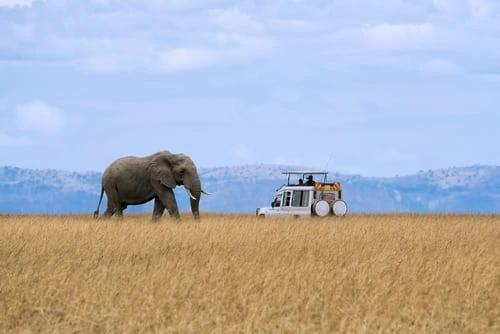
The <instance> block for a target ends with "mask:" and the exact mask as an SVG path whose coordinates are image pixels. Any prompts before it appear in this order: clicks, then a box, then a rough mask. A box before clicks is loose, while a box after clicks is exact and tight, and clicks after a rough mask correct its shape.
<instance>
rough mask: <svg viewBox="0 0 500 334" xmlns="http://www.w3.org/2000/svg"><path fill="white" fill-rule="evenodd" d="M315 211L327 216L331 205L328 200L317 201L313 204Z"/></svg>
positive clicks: (319, 214) (318, 214) (321, 215)
mask: <svg viewBox="0 0 500 334" xmlns="http://www.w3.org/2000/svg"><path fill="white" fill-rule="evenodd" d="M312 210H313V213H314V214H315V215H317V216H320V217H326V216H328V214H329V213H330V205H329V204H328V202H327V201H324V200H319V201H315V202H314V203H313V205H312Z"/></svg>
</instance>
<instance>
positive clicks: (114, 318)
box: [0, 213, 500, 333]
mask: <svg viewBox="0 0 500 334" xmlns="http://www.w3.org/2000/svg"><path fill="white" fill-rule="evenodd" d="M182 218H183V219H182V221H181V222H174V221H171V220H169V218H168V217H164V218H163V219H162V220H161V221H160V222H159V223H152V222H151V221H150V215H130V214H129V215H126V216H125V219H124V220H123V221H117V220H115V219H111V220H108V221H95V220H93V219H92V218H91V217H90V214H89V215H88V216H79V215H74V216H71V215H70V216H48V215H46V216H43V215H42V216H35V215H34V216H16V215H3V216H1V215H0V332H8V333H21V332H22V333H29V332H44V333H45V332H60V333H68V332H84V333H85V332H96V333H100V332H117V333H130V332H133V333H141V332H176V333H184V332H196V333H208V332H210V333H217V332H220V333H222V332H224V333H243V332H252V333H255V332H273V333H283V332H300V333H323V332H325V333H326V332H328V333H332V332H343V333H345V332H347V333H351V332H355V333H374V332H426V333H499V332H500V302H499V299H500V216H499V215H412V214H408V215H399V214H394V215H350V216H347V217H344V218H337V219H265V220H261V219H257V218H256V217H254V216H252V215H218V214H207V213H205V214H202V219H201V221H200V222H196V221H194V220H193V219H192V218H190V217H189V215H188V214H187V213H185V214H183V217H182Z"/></svg>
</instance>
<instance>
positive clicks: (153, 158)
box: [94, 151, 210, 221]
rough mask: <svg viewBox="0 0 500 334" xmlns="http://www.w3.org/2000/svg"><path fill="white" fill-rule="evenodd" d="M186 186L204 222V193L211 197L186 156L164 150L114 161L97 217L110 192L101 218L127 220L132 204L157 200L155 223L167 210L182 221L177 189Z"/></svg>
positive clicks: (197, 216) (104, 180) (105, 178)
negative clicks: (202, 197) (201, 208)
mask: <svg viewBox="0 0 500 334" xmlns="http://www.w3.org/2000/svg"><path fill="white" fill-rule="evenodd" d="M180 185H183V186H184V188H185V189H186V192H187V194H188V195H189V197H190V199H191V211H192V213H193V216H194V218H195V219H196V220H199V219H200V212H199V204H200V197H201V193H204V194H207V195H210V193H208V192H206V191H205V190H203V189H202V188H201V182H200V177H199V176H198V172H197V169H196V165H195V164H194V162H193V161H192V160H191V158H190V157H189V156H187V155H185V154H182V153H180V154H174V153H171V152H169V151H160V152H156V153H154V154H151V155H148V156H144V157H136V156H126V157H122V158H118V159H116V160H115V161H113V162H112V163H111V164H110V165H109V166H108V167H107V168H106V169H105V170H104V173H103V175H102V180H101V196H100V198H99V203H98V204H97V209H96V210H95V211H94V218H96V219H97V218H99V207H100V205H101V201H102V197H103V194H104V193H106V197H107V199H108V207H107V209H106V211H105V212H104V213H103V214H102V215H101V217H103V218H109V217H111V216H112V215H115V216H116V217H118V218H123V210H125V209H126V208H127V206H128V205H139V204H144V203H146V202H149V201H151V200H152V199H154V200H155V201H154V209H153V217H152V219H153V221H157V220H158V219H160V217H161V216H162V215H163V212H164V210H165V209H167V211H168V213H169V215H170V217H171V218H173V219H180V215H179V209H178V207H177V201H176V199H175V194H174V191H173V189H174V188H175V187H176V186H180Z"/></svg>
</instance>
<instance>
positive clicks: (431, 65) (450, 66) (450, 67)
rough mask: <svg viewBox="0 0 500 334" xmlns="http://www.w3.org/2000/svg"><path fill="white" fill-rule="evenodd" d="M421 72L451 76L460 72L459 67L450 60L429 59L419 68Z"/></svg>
mask: <svg viewBox="0 0 500 334" xmlns="http://www.w3.org/2000/svg"><path fill="white" fill-rule="evenodd" d="M421 69H422V71H424V72H430V73H442V74H446V73H448V74H452V73H459V72H460V71H461V68H460V66H459V65H458V64H457V63H456V62H455V61H453V60H451V59H431V60H429V61H426V62H425V63H423V64H422V66H421Z"/></svg>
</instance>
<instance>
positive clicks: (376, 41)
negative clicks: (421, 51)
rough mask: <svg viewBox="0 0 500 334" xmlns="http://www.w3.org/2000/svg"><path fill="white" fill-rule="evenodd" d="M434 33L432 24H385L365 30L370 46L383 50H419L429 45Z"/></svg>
mask: <svg viewBox="0 0 500 334" xmlns="http://www.w3.org/2000/svg"><path fill="white" fill-rule="evenodd" d="M433 31H434V26H433V24H432V23H421V24H391V23H383V24H379V25H375V26H368V27H365V29H364V33H365V36H366V38H367V42H368V44H369V45H372V46H375V47H379V48H382V49H400V48H418V47H419V46H420V45H422V44H426V43H428V41H429V40H430V39H431V35H432V33H433Z"/></svg>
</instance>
